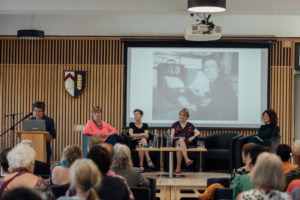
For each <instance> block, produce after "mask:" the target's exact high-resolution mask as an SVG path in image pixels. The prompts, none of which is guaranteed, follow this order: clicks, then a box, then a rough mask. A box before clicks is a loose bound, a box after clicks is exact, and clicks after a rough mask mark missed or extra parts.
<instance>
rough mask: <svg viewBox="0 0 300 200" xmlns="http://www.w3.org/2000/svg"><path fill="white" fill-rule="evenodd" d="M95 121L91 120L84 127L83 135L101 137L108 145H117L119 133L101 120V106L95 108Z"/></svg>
mask: <svg viewBox="0 0 300 200" xmlns="http://www.w3.org/2000/svg"><path fill="white" fill-rule="evenodd" d="M92 112H93V119H92V120H89V121H88V122H87V124H86V125H85V126H84V129H83V134H87V135H90V136H95V135H96V136H99V137H101V138H102V140H103V141H104V142H106V143H109V144H111V145H115V144H116V143H117V137H116V136H115V135H116V134H118V131H117V130H116V129H115V128H114V127H112V126H111V125H109V124H108V123H106V122H105V121H103V120H101V114H102V109H101V108H100V107H99V106H93V111H92Z"/></svg>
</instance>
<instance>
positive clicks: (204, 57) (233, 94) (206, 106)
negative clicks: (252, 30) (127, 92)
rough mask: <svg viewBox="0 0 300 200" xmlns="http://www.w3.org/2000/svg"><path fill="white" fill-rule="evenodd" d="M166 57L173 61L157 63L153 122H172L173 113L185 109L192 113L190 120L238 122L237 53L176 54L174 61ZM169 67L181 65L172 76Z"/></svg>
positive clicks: (174, 115) (174, 114)
mask: <svg viewBox="0 0 300 200" xmlns="http://www.w3.org/2000/svg"><path fill="white" fill-rule="evenodd" d="M166 57H168V60H172V61H173V62H172V63H170V62H169V63H167V62H163V63H159V64H158V63H156V65H157V67H156V73H154V76H155V78H154V82H155V83H154V86H153V94H154V95H153V108H154V109H153V119H160V120H162V119H165V120H170V119H173V118H174V117H176V111H174V110H176V109H180V108H183V107H184V108H188V109H189V110H190V111H191V120H238V93H237V92H238V53H237V52H216V53H206V54H197V53H190V54H188V55H182V54H179V53H176V52H175V53H174V58H176V59H172V57H171V56H170V54H168V55H166ZM159 58H160V60H162V58H163V55H159ZM176 60H177V62H176ZM170 66H173V68H174V67H175V66H180V70H177V72H178V73H177V74H176V75H175V76H174V75H173V76H171V74H172V73H171V72H170V70H167V69H170Z"/></svg>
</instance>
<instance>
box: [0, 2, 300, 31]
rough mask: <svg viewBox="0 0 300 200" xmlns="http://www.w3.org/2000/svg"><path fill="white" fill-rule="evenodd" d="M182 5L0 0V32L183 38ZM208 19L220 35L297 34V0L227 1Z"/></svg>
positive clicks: (186, 18) (299, 21)
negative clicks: (222, 9) (35, 30)
mask: <svg viewBox="0 0 300 200" xmlns="http://www.w3.org/2000/svg"><path fill="white" fill-rule="evenodd" d="M186 7H187V0H0V27H1V28H0V35H15V34H16V32H17V30H18V29H24V28H38V29H42V30H44V31H45V33H46V35H93V36H96V35H110V36H183V35H184V32H185V29H186V27H187V26H188V25H189V24H191V23H194V21H193V20H192V19H191V18H190V17H189V12H188V11H187V8H186ZM32 19H33V20H32ZM211 19H212V20H213V22H214V23H215V24H217V25H220V26H221V27H222V29H223V30H222V32H223V35H225V36H229V35H230V36H277V37H300V0H227V11H226V12H224V13H221V14H216V15H213V17H212V18H211ZM31 26H33V27H31Z"/></svg>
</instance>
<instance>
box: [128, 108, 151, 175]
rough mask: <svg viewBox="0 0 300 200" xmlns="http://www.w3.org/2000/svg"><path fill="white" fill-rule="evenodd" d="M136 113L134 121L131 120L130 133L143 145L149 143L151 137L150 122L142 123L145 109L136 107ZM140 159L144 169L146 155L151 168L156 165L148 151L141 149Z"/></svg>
mask: <svg viewBox="0 0 300 200" xmlns="http://www.w3.org/2000/svg"><path fill="white" fill-rule="evenodd" d="M133 114H134V119H135V123H134V122H130V124H129V135H130V137H131V138H132V139H133V140H134V141H135V142H136V145H137V144H138V143H142V145H143V146H144V145H147V139H148V138H149V135H148V133H149V127H148V124H146V123H142V117H143V114H144V113H143V111H142V110H139V109H135V110H134V111H133ZM138 153H139V160H140V170H141V171H144V156H145V157H146V161H147V165H148V167H149V168H151V169H153V168H155V166H154V165H153V163H152V161H151V158H150V156H149V152H148V151H139V152H138Z"/></svg>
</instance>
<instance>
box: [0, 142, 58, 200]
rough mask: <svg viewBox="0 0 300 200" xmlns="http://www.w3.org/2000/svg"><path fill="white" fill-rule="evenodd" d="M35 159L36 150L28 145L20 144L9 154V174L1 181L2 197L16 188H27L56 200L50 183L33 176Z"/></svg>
mask: <svg viewBox="0 0 300 200" xmlns="http://www.w3.org/2000/svg"><path fill="white" fill-rule="evenodd" d="M35 157H36V153H35V151H34V149H33V148H32V147H30V146H29V145H27V144H18V145H17V146H15V147H14V148H13V149H12V150H11V151H9V153H8V154H7V160H8V164H9V174H8V175H7V176H5V177H4V178H3V179H1V180H0V188H2V193H1V194H0V197H1V196H3V195H4V194H5V193H6V192H8V191H11V190H13V189H15V188H18V187H25V186H26V187H27V188H31V189H34V190H35V191H37V192H40V193H41V194H43V196H44V197H45V198H47V199H49V200H51V199H55V198H54V196H53V194H52V192H51V190H50V187H49V186H48V182H47V181H46V180H43V179H42V178H41V177H38V176H35V175H34V174H33V172H34V161H35Z"/></svg>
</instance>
